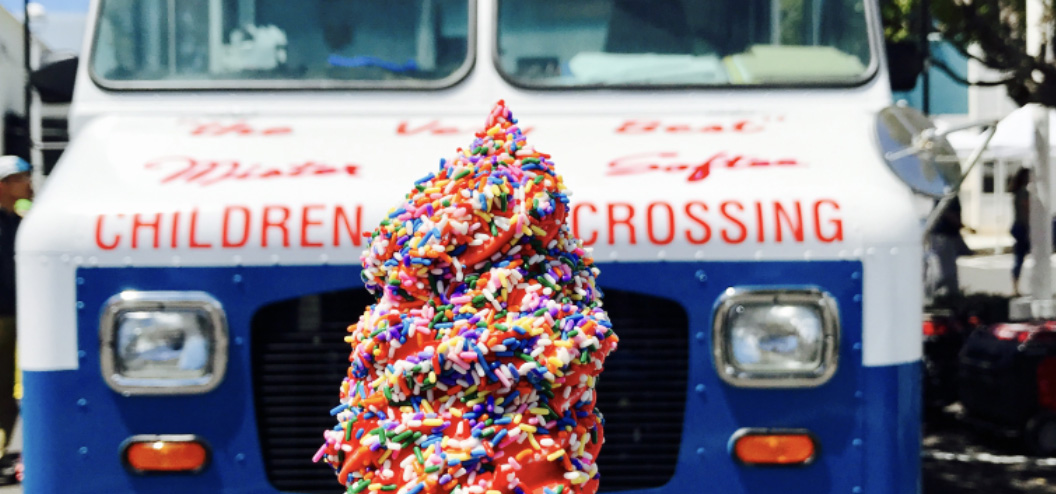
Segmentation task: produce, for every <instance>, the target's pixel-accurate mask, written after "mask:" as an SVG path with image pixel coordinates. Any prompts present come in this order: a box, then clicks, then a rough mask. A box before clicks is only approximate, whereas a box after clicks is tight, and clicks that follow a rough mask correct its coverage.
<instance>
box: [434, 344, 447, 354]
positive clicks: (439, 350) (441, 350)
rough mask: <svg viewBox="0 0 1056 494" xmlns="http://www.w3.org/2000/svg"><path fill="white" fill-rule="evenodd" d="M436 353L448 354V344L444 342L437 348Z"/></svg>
mask: <svg viewBox="0 0 1056 494" xmlns="http://www.w3.org/2000/svg"><path fill="white" fill-rule="evenodd" d="M436 353H447V342H446V341H445V342H443V343H441V344H440V345H438V346H437V347H436Z"/></svg>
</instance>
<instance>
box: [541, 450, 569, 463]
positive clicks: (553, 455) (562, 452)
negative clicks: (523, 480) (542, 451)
mask: <svg viewBox="0 0 1056 494" xmlns="http://www.w3.org/2000/svg"><path fill="white" fill-rule="evenodd" d="M562 456H565V450H563V449H559V450H557V451H554V452H553V453H550V454H548V455H546V460H547V461H554V460H556V459H558V458H560V457H562Z"/></svg>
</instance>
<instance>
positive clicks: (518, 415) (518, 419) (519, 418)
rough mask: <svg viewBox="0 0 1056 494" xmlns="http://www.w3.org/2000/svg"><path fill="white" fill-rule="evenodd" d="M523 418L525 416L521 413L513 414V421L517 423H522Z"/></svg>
mask: <svg viewBox="0 0 1056 494" xmlns="http://www.w3.org/2000/svg"><path fill="white" fill-rule="evenodd" d="M522 418H524V416H523V415H521V414H519V413H518V414H517V415H514V416H513V423H515V424H519V423H521V419H522Z"/></svg>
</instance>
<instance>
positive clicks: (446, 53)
mask: <svg viewBox="0 0 1056 494" xmlns="http://www.w3.org/2000/svg"><path fill="white" fill-rule="evenodd" d="M468 30H469V9H468V0H385V1H383V2H375V1H353V0H298V1H296V2H277V1H265V0H105V1H103V3H102V6H101V7H100V10H99V20H98V27H97V29H96V35H95V39H94V42H93V50H92V56H91V68H92V74H93V77H95V79H96V80H97V81H99V82H100V83H101V84H102V85H104V86H116V87H121V86H123V85H124V86H129V85H132V86H148V87H155V86H176V87H180V86H186V87H217V82H218V81H221V82H222V81H228V82H227V83H222V84H219V86H220V87H232V86H233V87H239V86H250V87H251V86H267V87H272V86H277V85H288V86H293V87H297V86H319V85H324V86H325V85H334V86H338V87H340V86H348V85H351V86H355V85H365V86H381V87H385V86H390V85H392V86H426V87H428V86H444V85H446V84H448V83H450V82H449V81H448V80H449V79H451V78H457V77H458V73H459V72H464V71H466V70H468V67H469V65H470V64H469V62H468V60H467V53H468V49H467V46H468V39H469V33H468ZM312 81H314V82H312Z"/></svg>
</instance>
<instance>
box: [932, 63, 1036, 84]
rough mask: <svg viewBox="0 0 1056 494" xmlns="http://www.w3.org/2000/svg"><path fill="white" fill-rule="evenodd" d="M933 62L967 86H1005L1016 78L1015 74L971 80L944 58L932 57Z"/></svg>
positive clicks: (950, 76) (948, 75) (936, 66)
mask: <svg viewBox="0 0 1056 494" xmlns="http://www.w3.org/2000/svg"><path fill="white" fill-rule="evenodd" d="M931 64H932V65H933V66H935V68H937V69H939V70H941V71H942V72H943V73H944V74H946V76H947V77H949V78H950V79H953V80H954V81H956V82H958V83H960V84H963V85H965V86H977V87H994V86H1004V85H1006V84H1008V83H1010V82H1013V81H1015V80H1016V78H1015V76H1010V77H1008V78H1007V79H1003V80H1000V81H976V82H972V81H969V80H968V78H967V77H961V76H960V75H959V74H957V73H956V72H954V71H953V69H952V68H951V67H950V66H949V65H946V62H944V61H942V60H939V59H937V58H933V59H931Z"/></svg>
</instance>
